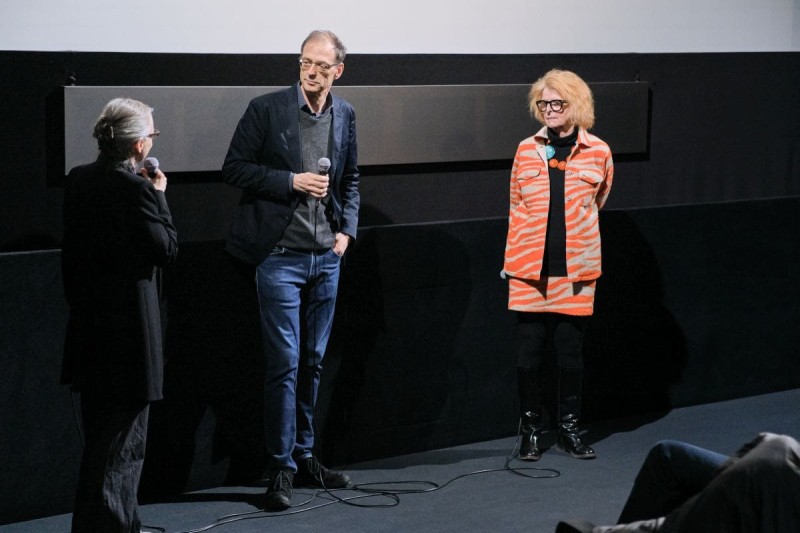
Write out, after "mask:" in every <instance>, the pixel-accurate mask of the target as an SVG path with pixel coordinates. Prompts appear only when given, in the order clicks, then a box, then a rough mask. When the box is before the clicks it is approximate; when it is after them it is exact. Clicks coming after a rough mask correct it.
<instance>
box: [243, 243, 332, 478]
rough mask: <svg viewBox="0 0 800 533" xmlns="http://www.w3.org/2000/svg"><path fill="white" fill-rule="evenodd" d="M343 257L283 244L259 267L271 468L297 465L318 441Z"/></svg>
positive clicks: (267, 427) (266, 429) (267, 429)
mask: <svg viewBox="0 0 800 533" xmlns="http://www.w3.org/2000/svg"><path fill="white" fill-rule="evenodd" d="M340 261H341V259H340V258H339V256H337V255H336V254H335V253H334V252H333V250H326V251H321V252H316V253H311V252H300V251H294V250H289V249H286V248H282V247H277V248H275V249H274V250H273V251H272V253H271V254H270V255H269V256H268V257H267V258H266V259H265V260H264V261H263V262H262V263H261V264H260V265H258V267H257V268H256V287H257V290H258V300H259V312H260V315H261V335H262V341H263V346H264V355H265V357H266V379H265V382H264V424H265V427H264V429H265V432H266V445H267V454H268V468H269V469H270V470H277V469H290V470H293V471H296V470H297V463H296V461H297V460H299V459H303V458H306V457H309V456H311V454H312V449H313V447H314V428H313V419H314V406H315V405H316V401H317V388H318V387H319V377H320V371H321V369H322V358H323V356H324V355H325V348H326V346H327V344H328V338H329V337H330V333H331V327H332V325H333V313H334V308H335V306H336V291H337V287H338V285H339V266H340Z"/></svg>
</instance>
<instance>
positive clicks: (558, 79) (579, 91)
mask: <svg viewBox="0 0 800 533" xmlns="http://www.w3.org/2000/svg"><path fill="white" fill-rule="evenodd" d="M545 88H547V89H551V90H553V91H556V92H557V93H558V94H560V95H561V98H563V99H564V101H566V102H567V106H568V107H566V108H565V109H569V110H570V115H569V118H570V121H571V122H572V123H573V124H575V125H577V126H580V127H581V128H584V129H587V130H588V129H590V128H591V127H592V126H594V97H593V96H592V90H591V89H590V88H589V86H588V85H587V84H586V82H585V81H583V80H582V79H581V77H580V76H578V75H577V74H575V73H574V72H570V71H569V70H559V69H552V70H550V71H548V72H547V73H546V74H545V75H544V76H542V77H541V78H539V79H538V80H536V81H535V82H533V85H531V90H530V92H528V110H529V111H530V113H531V116H533V117H534V118H536V120H538V121H539V122H541V123H542V124H545V120H544V114H543V113H542V112H541V111H539V108H538V107H536V101H537V100H541V99H542V93H543V92H544V90H545Z"/></svg>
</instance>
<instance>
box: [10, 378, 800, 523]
mask: <svg viewBox="0 0 800 533" xmlns="http://www.w3.org/2000/svg"><path fill="white" fill-rule="evenodd" d="M797 405H800V389H794V390H789V391H784V392H779V393H773V394H766V395H762V396H754V397H750V398H741V399H737V400H731V401H727V402H720V403H713V404H706V405H700V406H694V407H687V408H681V409H673V410H671V411H669V412H665V413H654V414H652V415H649V416H643V417H635V418H626V419H619V420H611V421H607V422H603V423H597V424H593V425H591V426H588V427H587V430H588V432H587V434H586V440H587V442H589V443H591V444H592V446H593V447H594V449H595V450H596V452H597V456H598V457H597V459H595V460H589V461H580V460H577V459H573V458H571V457H569V456H567V455H565V454H564V453H563V452H561V451H560V450H558V449H556V448H552V449H550V450H548V451H547V452H546V453H545V454H544V456H543V457H542V459H541V461H539V462H538V463H523V462H520V461H517V460H511V461H508V457H509V455H510V454H511V453H512V451H513V450H514V447H515V444H516V438H515V437H512V436H509V437H508V438H503V439H498V440H493V441H488V442H480V443H475V444H469V445H464V446H457V447H454V448H447V449H442V450H434V451H430V452H425V453H419V454H413V455H405V456H400V457H393V458H388V459H382V460H379V461H371V462H366V463H359V464H354V465H349V466H346V467H344V468H343V469H344V470H345V471H347V472H348V473H349V474H350V476H351V478H352V479H353V481H354V483H355V484H356V488H360V489H363V490H341V491H335V492H332V493H330V494H327V493H324V492H319V493H317V492H315V491H312V490H307V489H298V490H296V491H295V495H294V500H293V507H292V508H291V509H290V510H289V511H287V512H284V513H264V512H260V511H259V509H258V507H259V505H260V503H261V500H262V496H263V492H264V487H262V486H250V487H222V488H218V489H209V490H204V491H199V492H193V493H188V494H184V495H180V496H177V497H176V498H174V501H170V502H162V503H157V504H149V505H143V506H142V509H141V513H142V518H143V520H144V522H145V523H146V524H148V525H150V526H157V527H159V528H163V530H165V531H166V532H167V533H179V532H181V533H187V532H200V531H214V532H219V533H251V532H263V531H270V532H275V533H282V532H287V533H288V532H292V533H297V532H306V531H325V532H345V531H347V532H350V531H364V532H406V531H408V532H414V533H421V532H434V531H435V532H446V531H453V532H456V531H457V532H459V533H465V532H485V531H502V532H515V531H520V532H521V531H525V532H533V533H540V532H542V533H546V532H552V531H553V530H554V529H555V525H556V523H557V522H558V520H560V519H563V518H570V517H582V518H585V519H587V520H590V521H592V522H595V523H597V524H607V523H614V522H615V521H616V518H617V516H618V514H619V512H620V510H621V508H622V505H623V503H624V501H625V499H626V497H627V494H628V491H629V489H630V487H631V484H632V482H633V478H634V476H635V475H636V472H637V470H638V468H639V465H640V464H641V462H642V460H643V459H644V457H645V455H646V453H647V451H648V450H649V448H650V447H651V446H652V445H653V444H654V443H655V442H656V441H658V440H660V439H665V438H670V439H677V440H683V441H686V442H690V443H692V444H695V445H698V446H702V447H705V448H710V449H713V450H716V451H719V452H721V453H733V452H734V451H736V449H737V448H738V447H739V445H740V444H743V443H744V442H746V441H747V440H749V439H750V438H752V437H753V436H754V435H755V434H757V433H759V432H761V431H771V432H774V433H784V434H788V435H792V436H793V437H796V438H797V437H800V417H799V416H798V415H797ZM554 438H555V435H548V436H547V437H546V444H550V443H552V441H553V440H554ZM367 490H368V491H384V492H385V493H386V494H371V493H369V492H367ZM215 524H216V525H215ZM69 526H70V515H69V514H66V515H59V516H53V517H49V518H44V519H40V520H33V521H29V522H21V523H17V524H7V525H2V526H0V532H2V533H68V532H69V529H70V527H69ZM212 526H213V527H212ZM150 530H152V531H159V529H154V528H153V527H151V528H150ZM98 533H102V532H98Z"/></svg>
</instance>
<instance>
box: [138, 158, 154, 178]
mask: <svg viewBox="0 0 800 533" xmlns="http://www.w3.org/2000/svg"><path fill="white" fill-rule="evenodd" d="M142 165H143V166H144V168H145V170H147V175H148V176H149V177H151V178H155V177H156V172H157V171H158V159H156V158H155V157H148V158H147V159H145V160H144V162H143V163H142Z"/></svg>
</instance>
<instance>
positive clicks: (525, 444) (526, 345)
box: [503, 70, 614, 461]
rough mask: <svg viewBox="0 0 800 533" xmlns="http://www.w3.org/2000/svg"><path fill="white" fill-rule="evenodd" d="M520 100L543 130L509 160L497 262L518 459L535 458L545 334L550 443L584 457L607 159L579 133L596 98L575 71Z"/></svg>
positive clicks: (551, 76)
mask: <svg viewBox="0 0 800 533" xmlns="http://www.w3.org/2000/svg"><path fill="white" fill-rule="evenodd" d="M528 100H529V108H530V112H531V114H532V115H533V116H534V117H535V118H536V119H537V120H538V121H539V122H541V123H542V124H543V125H544V127H543V128H542V129H541V130H539V131H538V132H537V133H536V134H534V135H533V136H531V137H529V138H527V139H525V140H523V141H522V142H521V143H520V144H519V147H518V149H517V153H516V156H515V157H514V165H513V167H512V169H511V191H510V192H511V194H510V197H511V206H510V210H509V218H508V238H507V240H506V249H505V261H504V265H503V274H504V276H505V277H506V278H507V279H508V293H509V298H508V308H509V309H510V310H512V311H515V312H516V314H517V317H518V335H519V341H520V343H519V353H518V358H517V380H518V385H519V397H520V412H521V420H520V428H521V429H520V431H521V435H522V443H521V445H520V453H519V457H520V459H523V460H528V461H536V460H538V459H539V458H540V457H541V448H540V443H539V437H540V435H541V432H542V431H543V429H544V424H543V423H542V412H541V411H542V410H541V398H540V394H539V387H540V383H539V370H540V368H541V366H542V360H543V356H544V353H545V345H546V343H547V340H548V338H549V339H552V343H553V345H554V347H555V351H556V356H557V365H558V416H557V419H558V431H559V434H558V446H559V447H560V448H561V449H562V450H564V451H565V452H567V453H568V454H569V455H571V456H573V457H577V458H580V459H591V458H594V457H595V452H594V450H592V448H590V447H589V446H588V445H586V444H585V443H584V442H583V441H582V439H581V436H580V431H579V429H578V421H579V418H580V409H581V391H582V386H583V335H584V332H585V330H586V323H587V320H588V317H589V316H590V315H591V314H592V312H593V310H594V292H595V284H596V280H597V278H599V277H600V273H601V268H600V226H599V223H598V211H599V209H600V208H601V207H602V206H603V204H604V203H605V201H606V198H607V197H608V192H609V190H610V188H611V182H612V180H613V176H614V164H613V161H612V158H611V151H610V150H609V148H608V145H607V144H606V143H604V142H603V141H602V140H600V139H599V138H598V137H596V136H594V135H592V134H590V133H589V132H588V131H587V130H588V129H590V128H591V127H592V126H593V125H594V100H593V98H592V92H591V90H590V89H589V86H588V85H587V84H586V82H584V81H583V80H582V79H581V78H580V77H578V76H577V75H576V74H575V73H573V72H569V71H564V70H551V71H549V72H547V73H546V74H545V75H544V76H542V77H541V78H540V79H539V80H537V81H536V82H535V83H534V84H533V86H532V87H531V90H530V92H529V94H528Z"/></svg>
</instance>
